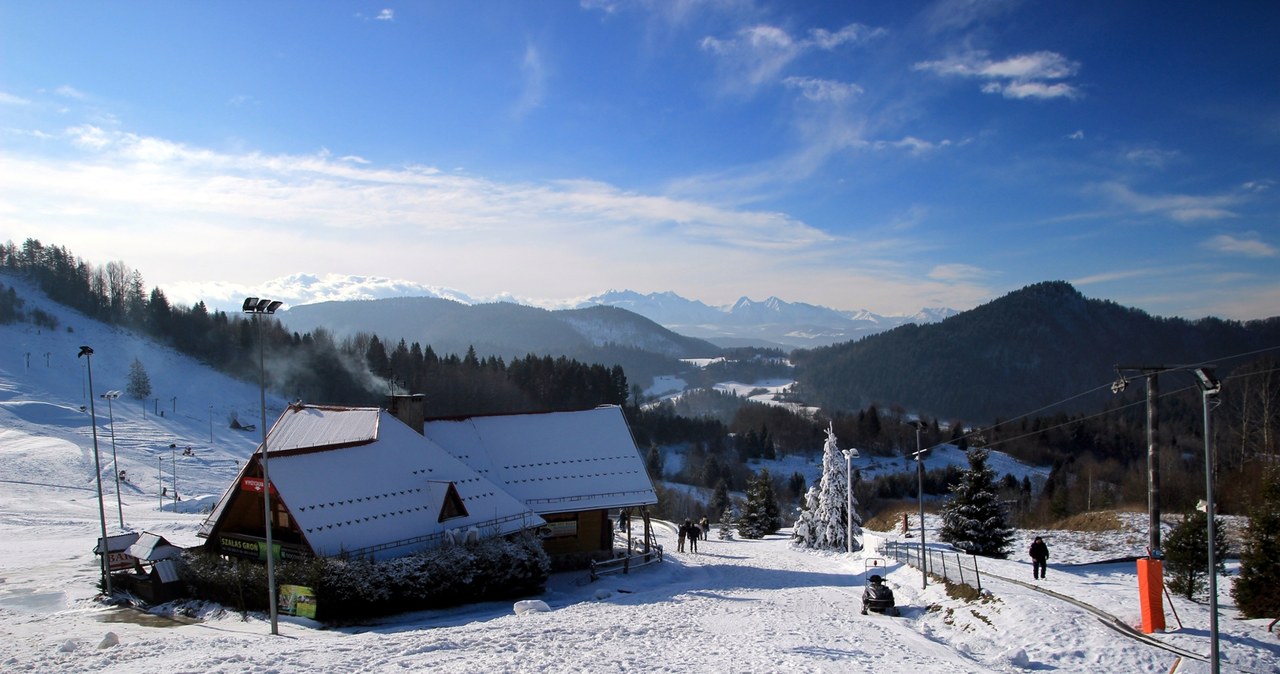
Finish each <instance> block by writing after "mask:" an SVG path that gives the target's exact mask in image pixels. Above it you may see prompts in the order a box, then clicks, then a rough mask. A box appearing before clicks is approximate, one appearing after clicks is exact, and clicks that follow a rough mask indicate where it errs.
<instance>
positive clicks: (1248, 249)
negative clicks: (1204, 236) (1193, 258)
mask: <svg viewBox="0 0 1280 674" xmlns="http://www.w3.org/2000/svg"><path fill="white" fill-rule="evenodd" d="M1202 245H1203V246H1204V247H1205V248H1207V249H1209V250H1213V251H1217V252H1219V253H1226V254H1228V255H1243V256H1245V257H1275V256H1276V252H1277V250H1276V247H1275V246H1272V245H1271V244H1268V243H1267V242H1265V241H1263V240H1262V239H1261V238H1260V237H1259V236H1258V234H1257V233H1256V232H1250V233H1249V234H1248V235H1247V236H1244V237H1237V236H1231V235H1230V234H1219V235H1218V236H1215V237H1213V238H1211V239H1209V240H1208V241H1205V242H1204V243H1203V244H1202Z"/></svg>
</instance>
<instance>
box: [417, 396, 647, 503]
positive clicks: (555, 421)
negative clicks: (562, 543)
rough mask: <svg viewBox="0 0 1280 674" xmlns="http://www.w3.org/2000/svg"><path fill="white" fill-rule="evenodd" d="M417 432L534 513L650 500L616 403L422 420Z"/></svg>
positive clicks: (637, 456)
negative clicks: (580, 408) (568, 409)
mask: <svg viewBox="0 0 1280 674" xmlns="http://www.w3.org/2000/svg"><path fill="white" fill-rule="evenodd" d="M423 433H424V435H426V436H427V437H428V438H430V439H431V440H434V441H435V442H436V443H437V444H439V445H440V446H441V447H444V448H445V450H447V451H448V452H449V453H451V454H453V455H454V456H455V457H457V458H458V459H459V460H461V461H462V462H463V463H465V464H467V465H468V466H470V467H471V468H473V469H475V471H476V472H477V473H479V474H480V475H482V476H484V477H487V478H489V479H491V480H493V481H494V482H496V483H497V484H498V485H500V486H502V487H503V488H504V489H506V490H507V492H509V493H510V494H511V495H512V496H515V497H516V498H518V499H520V500H521V501H523V502H524V503H525V504H526V505H528V506H529V507H530V508H532V509H533V510H534V511H536V512H538V513H539V514H547V513H554V512H570V511H578V510H591V509H598V508H617V507H629V506H635V505H642V504H652V503H656V502H657V494H656V493H655V492H654V489H653V483H652V482H651V481H650V480H649V474H648V472H647V471H646V470H645V467H644V462H643V461H642V460H641V458H640V452H639V450H638V449H636V445H635V440H634V439H633V438H632V437H631V431H630V429H628V427H627V422H626V419H625V417H623V415H622V410H621V408H618V407H612V406H609V407H598V408H596V409H593V410H585V411H578V412H548V413H543V414H513V415H502V416H487V417H470V418H466V419H449V420H437V421H429V422H427V423H426V425H425V427H424V429H423Z"/></svg>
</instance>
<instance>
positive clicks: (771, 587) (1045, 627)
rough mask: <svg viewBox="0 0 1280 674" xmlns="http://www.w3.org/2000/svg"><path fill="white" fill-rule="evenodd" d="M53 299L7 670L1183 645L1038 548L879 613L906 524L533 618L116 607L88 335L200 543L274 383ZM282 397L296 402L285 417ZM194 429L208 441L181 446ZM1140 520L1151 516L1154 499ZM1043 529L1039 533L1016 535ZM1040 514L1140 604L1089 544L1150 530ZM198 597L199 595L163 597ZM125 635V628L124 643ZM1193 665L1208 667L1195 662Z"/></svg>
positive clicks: (871, 666) (2, 521)
mask: <svg viewBox="0 0 1280 674" xmlns="http://www.w3.org/2000/svg"><path fill="white" fill-rule="evenodd" d="M0 282H4V283H6V284H7V285H8V284H11V280H10V279H8V278H0ZM24 297H27V298H28V300H31V299H32V298H31V296H30V295H27V294H26V293H24ZM40 306H41V308H43V309H45V310H46V311H49V312H50V313H54V314H55V315H57V316H58V317H59V319H60V321H61V325H60V326H59V328H58V329H57V330H38V329H36V328H34V327H33V326H30V325H28V324H19V325H10V326H0V671H5V672H312V671H333V672H386V671H420V670H428V669H434V670H437V671H449V672H618V671H649V672H655V671H656V672H687V671H734V672H780V671H788V672H791V671H800V672H861V671H868V672H870V671H875V672H913V673H915V674H928V673H932V672H948V673H950V672H1020V671H1055V670H1056V671H1063V672H1167V671H1169V670H1170V668H1171V667H1172V666H1173V665H1174V663H1175V661H1176V660H1177V658H1178V657H1179V656H1178V655H1176V654H1175V653H1174V652H1171V651H1169V650H1165V649H1162V648H1159V647H1157V646H1155V645H1151V644H1148V643H1144V642H1141V641H1138V640H1134V639H1132V638H1129V637H1127V636H1124V635H1122V634H1120V633H1119V632H1117V631H1116V630H1114V629H1112V628H1111V627H1108V626H1107V625H1106V624H1104V621H1102V620H1100V619H1099V618H1098V617H1097V616H1096V615H1095V614H1092V613H1089V612H1087V611H1086V610H1085V609H1083V608H1081V607H1078V606H1076V605H1074V604H1071V603H1068V602H1066V601H1064V600H1063V599H1061V598H1058V597H1055V596H1051V595H1047V594H1043V593H1041V592H1038V591H1036V590H1035V589H1034V588H1033V587H1030V585H1034V583H1032V582H1031V581H1030V575H1031V574H1030V568H1029V565H1028V564H1027V563H1026V560H1025V556H1024V555H1015V556H1014V557H1015V558H1014V559H1012V560H1008V561H996V560H981V562H980V564H981V565H982V570H983V572H984V574H985V576H984V581H983V585H984V587H985V588H986V589H987V590H988V591H989V593H990V596H989V597H987V598H985V599H983V600H980V601H977V602H966V601H963V600H961V599H953V598H950V597H948V596H947V594H946V592H945V590H944V588H943V587H942V586H940V585H938V584H936V583H930V584H929V586H928V587H927V588H923V589H922V588H921V577H920V574H919V572H918V571H916V570H914V569H912V568H910V567H903V566H899V565H897V564H896V563H894V562H892V561H891V560H890V561H889V562H888V567H887V573H886V575H887V577H888V580H889V583H890V585H891V586H892V587H893V588H894V590H895V592H896V593H897V599H898V603H899V605H900V606H901V607H902V613H903V615H902V616H901V617H898V618H890V617H883V616H874V615H873V616H862V615H859V613H858V611H859V597H860V595H861V591H862V585H863V577H864V570H865V569H866V565H867V564H868V563H869V562H868V558H869V557H874V556H875V555H876V554H877V552H876V551H877V550H880V549H881V546H882V543H883V541H884V539H886V538H891V537H894V536H896V534H892V533H886V534H877V533H869V534H868V535H867V537H866V543H867V551H866V552H860V553H855V554H851V555H850V554H845V553H837V552H813V551H805V550H798V549H795V548H793V547H791V545H790V543H789V541H788V540H787V538H786V537H785V535H777V536H771V537H768V538H766V539H764V540H759V541H749V540H729V541H721V540H718V539H717V538H716V533H715V531H713V532H712V537H711V540H708V541H705V542H703V543H702V544H701V549H700V551H699V553H698V554H680V553H676V552H669V554H668V555H667V556H666V560H665V561H664V562H663V563H661V564H657V565H653V566H649V567H645V568H643V569H639V570H636V571H634V572H633V573H632V574H630V575H626V576H611V577H606V578H604V579H602V580H600V581H597V582H594V583H589V582H586V580H587V579H586V577H585V574H584V573H569V574H561V575H557V576H555V577H553V578H552V581H551V583H550V585H549V587H548V590H547V592H546V593H545V594H544V595H542V596H541V597H539V598H540V599H542V600H543V601H545V602H547V604H548V605H549V606H550V608H551V610H550V611H548V612H533V613H524V614H521V615H517V614H515V612H514V611H513V606H512V604H511V603H510V602H504V603H488V604H480V605H474V606H467V607H462V608H459V609H453V610H442V611H424V612H420V613H413V614H408V615H403V616H398V617H395V618H392V619H388V620H385V621H382V622H379V623H376V624H368V625H360V626H354V627H342V628H330V627H326V626H323V625H319V624H315V623H312V622H309V621H306V620H303V619H296V618H288V617H282V618H281V622H280V632H281V634H280V635H279V636H272V635H270V634H269V625H268V623H267V622H266V621H265V620H264V618H263V616H261V615H252V614H251V615H247V616H242V615H240V614H238V613H236V612H234V611H224V610H220V609H218V608H217V607H208V606H199V605H194V606H177V605H165V606H162V607H160V608H159V610H158V613H159V615H156V614H144V613H141V612H138V611H135V610H133V609H126V608H109V607H106V606H104V605H103V604H101V603H98V602H97V601H95V600H94V594H95V587H94V584H95V581H96V579H97V576H98V566H97V564H96V561H95V558H94V556H93V554H92V552H91V550H92V548H93V545H94V543H95V541H96V538H97V536H98V529H99V526H100V525H99V504H98V501H97V492H96V487H95V480H94V456H93V441H92V438H91V434H90V425H89V416H88V412H87V411H81V409H80V406H81V405H86V406H87V403H88V397H87V391H86V390H85V389H86V388H87V383H88V382H87V376H84V375H86V374H87V372H84V371H83V370H82V365H83V364H84V359H77V358H76V353H77V352H78V350H79V346H80V345H81V344H89V345H91V346H93V347H94V349H95V355H94V361H93V378H94V390H95V393H102V392H105V391H106V390H108V389H120V390H123V389H124V388H125V384H126V383H127V382H126V376H127V373H128V367H129V364H130V363H131V362H132V360H133V358H134V357H137V358H139V359H140V360H142V362H143V363H144V365H145V366H146V368H147V371H148V373H149V375H150V378H151V382H152V385H153V388H154V393H153V396H152V400H151V401H149V405H144V404H142V403H139V402H137V401H127V402H126V398H121V399H120V400H119V401H117V402H118V404H114V405H113V409H112V412H111V414H110V416H112V417H113V418H114V427H115V435H116V438H115V448H116V454H117V456H118V457H119V460H120V467H121V468H123V469H124V470H125V471H126V475H127V476H128V481H127V482H126V483H125V484H124V485H123V489H122V490H121V491H122V493H121V494H120V501H121V504H122V506H121V509H122V510H123V514H124V521H125V523H126V525H127V527H128V528H130V529H134V530H147V531H151V532H154V533H158V534H161V535H163V536H165V537H166V538H168V539H169V540H171V541H172V542H174V543H177V544H180V545H190V544H195V543H197V542H199V539H197V538H196V536H195V531H196V527H197V526H198V524H199V522H200V521H201V520H202V518H203V515H202V514H201V513H200V512H198V511H199V510H200V509H202V508H207V507H208V505H209V504H210V502H211V501H212V500H213V499H216V498H217V497H218V496H219V495H220V494H221V492H222V490H223V489H224V488H225V487H226V486H227V485H228V484H229V483H230V481H231V479H232V478H233V476H234V474H235V470H236V464H237V462H238V461H243V460H244V459H245V457H247V456H248V455H249V454H250V452H252V451H253V448H254V446H255V445H256V442H257V440H258V434H257V433H246V432H244V431H239V430H232V429H230V428H229V427H228V424H227V417H228V416H229V414H230V413H231V411H232V410H234V411H236V412H237V413H238V414H239V416H240V419H241V421H242V422H245V423H257V418H256V417H257V405H256V400H257V394H258V391H257V387H256V385H255V383H254V382H240V381H235V380H232V379H229V378H227V377H224V376H222V375H218V374H216V373H213V372H211V371H209V370H207V369H205V368H203V367H201V366H199V365H198V364H197V363H195V362H193V361H191V360H190V359H187V358H184V357H182V356H179V355H178V354H175V353H173V352H171V351H167V350H165V349H162V348H160V347H157V346H155V345H152V344H149V343H147V342H145V341H140V340H137V339H135V338H133V337H131V336H129V335H127V334H125V333H123V332H120V331H116V330H112V329H109V328H104V327H101V326H99V325H96V324H94V323H93V322H91V321H88V320H87V319H84V318H82V317H78V316H76V315H75V314H74V313H72V312H69V311H67V310H65V309H61V308H60V307H57V305H52V304H49V303H47V302H42V303H40ZM69 329H70V330H69ZM27 354H30V356H29V357H28V355H27ZM46 354H48V356H47V360H46ZM175 397H176V398H177V400H176V401H174V400H172V399H173V398H175ZM156 399H159V402H158V403H157V402H156ZM95 402H97V403H105V401H104V400H100V399H99V400H96V401H95ZM175 405H176V410H177V412H176V413H175V412H174V411H173V410H174V409H175ZM276 405H278V401H277V402H276V403H269V405H268V406H269V407H274V406H276ZM210 406H212V407H213V409H212V410H210V409H209V408H210ZM97 407H98V415H99V425H98V446H99V455H100V457H101V459H102V461H103V474H104V476H105V477H106V478H107V479H104V482H103V483H104V487H105V488H106V503H105V504H104V505H105V507H104V508H103V510H104V511H105V513H106V520H107V526H108V529H109V531H110V532H112V533H114V532H116V531H118V530H119V529H120V522H119V516H118V512H117V508H116V494H115V483H114V480H113V479H111V478H112V475H113V474H112V467H111V438H110V425H111V422H110V421H109V419H108V413H107V410H106V406H105V404H100V405H98V406H97ZM144 408H145V411H144ZM157 409H164V410H166V415H165V416H164V417H160V416H158V415H157V414H156V410H157ZM276 414H278V407H277V408H276V409H275V410H273V411H272V412H271V413H270V414H269V416H270V417H271V419H274V416H275V415H276ZM211 419H212V423H211V421H210V420H211ZM211 433H212V436H213V441H212V442H210V434H211ZM171 445H173V447H172V448H171V447H170V446H171ZM188 446H191V447H192V448H193V453H194V456H184V455H182V453H181V449H183V448H186V447H188ZM175 450H177V451H175ZM175 465H176V472H177V485H178V491H179V493H180V494H181V497H182V500H181V501H178V502H177V504H176V505H177V506H178V507H177V509H176V510H175V508H174V506H175V502H174V501H173V500H172V497H171V495H170V496H169V498H167V499H166V498H162V495H161V489H166V490H171V489H172V485H173V474H172V472H173V468H174V466H175ZM157 473H159V474H157ZM1130 520H1131V521H1133V522H1134V524H1135V526H1140V525H1141V517H1136V518H1130ZM926 524H927V526H932V525H933V524H934V522H933V521H932V520H930V521H929V522H927V523H926ZM1034 533H1037V532H1023V536H1022V537H1021V538H1020V539H1019V541H1018V542H1017V543H1016V549H1017V550H1025V548H1026V545H1027V542H1028V537H1029V536H1031V535H1033V534H1034ZM1039 533H1044V534H1046V536H1047V540H1048V542H1049V545H1050V548H1051V553H1052V557H1051V559H1050V562H1051V566H1050V569H1049V577H1048V580H1047V581H1044V582H1043V583H1042V586H1043V587H1045V588H1047V589H1051V590H1053V591H1055V592H1058V593H1061V594H1062V595H1065V596H1068V597H1071V598H1074V599H1076V600H1078V601H1083V602H1085V603H1088V604H1090V605H1092V606H1094V607H1097V609H1099V610H1101V611H1103V612H1105V613H1107V614H1110V615H1113V616H1115V617H1117V618H1118V619H1120V620H1121V621H1122V622H1124V623H1128V624H1130V625H1135V624H1137V623H1138V621H1139V614H1138V594H1137V586H1136V579H1135V574H1134V565H1133V564H1132V563H1111V564H1100V565H1077V564H1079V563H1082V562H1088V561H1096V560H1105V559H1112V558H1116V557H1120V556H1124V555H1129V554H1135V553H1136V550H1137V549H1140V546H1141V545H1142V544H1143V543H1144V541H1145V535H1144V533H1143V532H1141V531H1127V530H1122V531H1118V532H1112V533H1106V534H1085V533H1079V534H1068V533H1063V532H1039ZM659 536H660V538H661V539H662V541H663V543H664V544H665V546H666V549H667V550H668V551H673V550H674V549H675V547H676V545H675V534H674V531H673V530H671V529H670V528H669V527H667V526H665V525H660V526H659ZM1000 576H1005V577H1008V578H1010V579H1013V580H1003V579H1001V578H1000ZM1015 580H1016V581H1021V582H1014V581H1015ZM1229 586H1230V583H1229V579H1228V580H1224V582H1222V583H1221V588H1222V602H1223V611H1222V620H1221V634H1222V639H1221V650H1222V658H1223V663H1224V666H1223V671H1242V672H1276V671H1280V641H1278V640H1277V638H1276V635H1274V634H1269V633H1267V631H1266V622H1267V621H1263V620H1252V621H1244V620H1240V619H1239V618H1238V616H1237V614H1236V612H1235V611H1234V609H1233V608H1232V607H1231V605H1230V596H1229V594H1228V593H1227V589H1228V588H1229ZM180 608H181V609H183V611H182V612H183V613H189V614H191V615H190V616H186V615H184V616H181V619H180V620H174V619H171V618H169V617H166V616H172V615H173V614H174V612H175V611H177V610H178V609H180ZM1174 608H1176V610H1177V616H1178V620H1180V621H1181V624H1182V627H1179V626H1178V622H1177V621H1176V620H1175V618H1174V616H1173V614H1172V612H1170V613H1169V614H1168V618H1167V620H1168V622H1169V625H1170V629H1169V630H1168V631H1167V632H1165V633H1162V634H1157V635H1155V638H1156V639H1158V640H1159V641H1160V642H1162V643H1164V644H1167V645H1168V646H1170V647H1172V648H1175V649H1181V650H1182V651H1189V652H1192V653H1199V654H1207V653H1208V651H1209V643H1208V629H1207V626H1208V610H1207V608H1206V607H1205V606H1204V605H1200V604H1195V603H1190V602H1186V601H1183V600H1178V599H1175V604H1174ZM108 633H112V634H114V635H115V637H116V640H118V643H117V644H115V645H106V644H109V643H111V641H113V640H111V639H108V636H107V635H108ZM1177 671H1179V672H1207V671H1209V667H1208V665H1207V664H1206V663H1204V662H1202V661H1198V660H1195V659H1184V660H1183V662H1182V664H1181V665H1180V667H1179V668H1178V670H1177Z"/></svg>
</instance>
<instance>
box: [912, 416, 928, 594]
mask: <svg viewBox="0 0 1280 674" xmlns="http://www.w3.org/2000/svg"><path fill="white" fill-rule="evenodd" d="M914 426H915V427H916V454H915V456H916V500H918V501H919V502H920V587H921V589H923V588H927V587H929V562H928V561H927V558H926V557H925V549H924V450H923V449H920V426H921V422H919V421H917V422H916V423H915V424H914Z"/></svg>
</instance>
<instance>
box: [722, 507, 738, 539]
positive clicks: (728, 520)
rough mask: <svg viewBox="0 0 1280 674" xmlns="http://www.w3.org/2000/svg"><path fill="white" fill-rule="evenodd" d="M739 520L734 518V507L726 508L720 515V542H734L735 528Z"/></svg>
mask: <svg viewBox="0 0 1280 674" xmlns="http://www.w3.org/2000/svg"><path fill="white" fill-rule="evenodd" d="M736 521H737V518H736V517H734V512H733V506H732V505H730V506H726V507H725V509H724V511H722V512H721V513H720V540H722V541H731V540H733V527H734V524H735V523H736Z"/></svg>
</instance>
